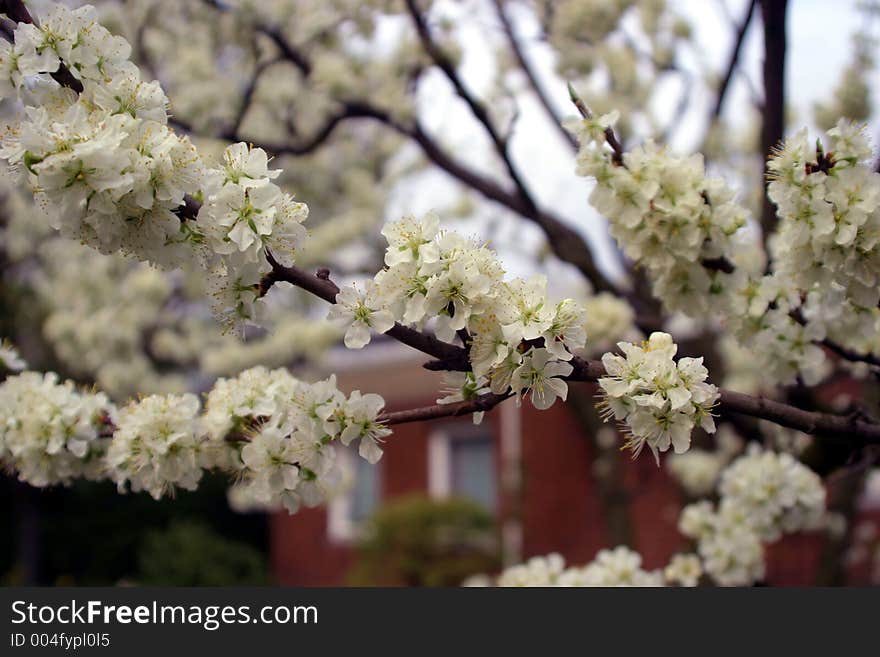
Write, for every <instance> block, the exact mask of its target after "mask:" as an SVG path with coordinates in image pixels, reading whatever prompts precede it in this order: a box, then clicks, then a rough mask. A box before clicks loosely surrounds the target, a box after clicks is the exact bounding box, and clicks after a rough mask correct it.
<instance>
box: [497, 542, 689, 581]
mask: <svg viewBox="0 0 880 657" xmlns="http://www.w3.org/2000/svg"><path fill="white" fill-rule="evenodd" d="M700 574H701V570H700V564H699V561H698V560H695V559H694V555H676V556H674V557H673V558H672V560H671V561H670V563H669V565H668V566H667V567H666V569H665V570H645V569H644V568H642V557H641V555H640V554H639V553H638V552H635V551H633V550H631V549H629V548H628V547H626V546H623V545H620V546H618V547H616V548H614V549H613V550H600V551H599V552H598V553H597V554H596V558H595V559H593V561H591V562H590V563H589V564H587V565H585V566H583V567H576V566H569V567H566V566H565V559H563V558H562V556H561V555H559V554H556V553H553V554H548V555H546V556H538V557H532V558H531V559H529V560H528V561H526V562H525V563H522V564H518V565H516V566H511V567H509V568H507V569H505V570H504V571H503V572H502V573H501V574H500V575H499V576H498V578H497V580H496V584H497V585H498V586H504V587H528V586H571V587H600V586H601V587H608V586H637V587H647V586H665V585H666V584H667V583H670V584H679V585H681V586H695V585H696V583H697V580H698V579H699V577H700Z"/></svg>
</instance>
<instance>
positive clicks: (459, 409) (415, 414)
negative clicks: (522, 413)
mask: <svg viewBox="0 0 880 657" xmlns="http://www.w3.org/2000/svg"><path fill="white" fill-rule="evenodd" d="M509 398H510V395H496V394H494V393H488V394H485V395H480V396H479V397H477V398H476V399H470V400H467V401H460V402H455V403H453V404H435V405H434V406H423V407H421V408H411V409H408V410H405V411H393V412H387V413H382V414H381V415H379V417H378V418H376V421H377V422H382V423H383V424H387V425H392V424H404V423H406V422H424V421H425V420H436V419H438V418H441V417H458V416H460V415H470V414H471V413H479V412H483V411H491V410H492V409H493V408H495V407H496V406H497V405H498V404H500V403H501V402H503V401H504V400H505V399H509Z"/></svg>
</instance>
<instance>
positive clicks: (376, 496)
mask: <svg viewBox="0 0 880 657" xmlns="http://www.w3.org/2000/svg"><path fill="white" fill-rule="evenodd" d="M337 459H338V460H339V467H340V468H342V470H343V472H345V473H346V475H347V476H348V477H350V485H349V488H348V490H346V491H345V492H344V493H342V494H341V495H338V496H336V497H335V498H332V499H331V500H330V503H329V504H328V508H327V533H328V534H329V537H330V540H331V541H334V542H337V543H347V542H350V541H353V540H354V539H356V538H357V537H358V534H359V533H360V531H361V528H362V527H363V524H364V521H365V520H367V519H368V518H369V517H370V516H371V515H373V512H374V511H375V510H376V507H377V506H379V502H380V501H381V498H382V491H381V483H382V479H381V461H380V462H379V463H377V464H376V465H370V464H369V463H368V462H367V461H365V460H364V459H362V458H360V457H359V456H358V455H357V454H355V453H354V452H352V451H351V450H350V449H344V448H340V449H338V450H337Z"/></svg>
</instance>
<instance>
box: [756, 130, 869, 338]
mask: <svg viewBox="0 0 880 657" xmlns="http://www.w3.org/2000/svg"><path fill="white" fill-rule="evenodd" d="M826 146H827V148H826ZM767 166H768V170H769V172H770V173H769V175H770V184H769V185H768V188H767V193H768V196H769V198H770V200H771V201H773V203H775V204H776V207H777V214H778V216H779V228H778V232H777V234H776V235H775V236H774V239H773V242H772V252H773V256H774V264H775V274H776V276H777V278H779V279H780V281H781V283H780V285H785V286H787V287H788V288H789V289H791V290H793V291H794V293H796V296H795V294H792V295H791V296H794V300H793V305H794V306H795V307H797V306H799V305H800V299H801V297H803V299H804V306H803V309H802V312H803V315H804V318H805V319H806V321H807V323H808V326H809V327H810V328H811V329H812V331H813V334H814V335H816V336H818V337H819V338H824V337H825V336H826V335H827V334H831V335H832V336H833V337H834V339H839V340H840V341H841V342H843V343H845V344H860V343H861V344H860V346H867V350H869V351H870V350H872V349H873V348H876V344H873V343H868V344H867V345H865V344H864V343H865V341H868V340H871V339H872V338H874V337H875V336H876V334H877V330H878V326H880V321H878V319H880V315H878V311H877V305H878V302H880V286H878V283H880V255H878V251H877V248H876V247H877V243H878V240H880V174H878V173H877V172H876V171H874V170H873V165H872V152H871V148H870V146H869V145H868V142H867V139H866V137H865V135H864V131H863V129H862V128H861V127H859V126H856V125H853V124H851V123H849V122H846V121H843V120H841V121H840V122H839V123H838V124H837V126H835V127H834V128H832V129H831V130H829V131H828V134H827V137H826V139H825V140H824V144H823V141H822V140H818V141H816V142H811V141H810V139H809V137H808V135H807V131H806V129H804V130H801V131H800V132H798V133H797V134H795V135H793V136H792V137H790V138H789V139H787V140H786V141H785V143H784V144H783V145H782V146H781V147H780V148H779V149H778V150H777V151H776V152H775V154H774V155H773V157H771V158H770V159H769V160H768V165H767Z"/></svg>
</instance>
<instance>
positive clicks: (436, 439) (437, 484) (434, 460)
mask: <svg viewBox="0 0 880 657" xmlns="http://www.w3.org/2000/svg"><path fill="white" fill-rule="evenodd" d="M428 487H429V490H430V493H431V496H432V497H435V498H445V497H464V498H468V499H470V500H473V501H474V502H477V503H478V504H480V505H482V506H483V507H484V508H486V509H487V510H489V511H495V509H496V504H497V482H496V473H495V442H494V440H493V437H492V434H491V432H490V430H489V429H487V428H482V427H474V426H473V425H471V424H467V425H453V426H450V427H446V428H443V429H440V430H438V431H436V432H435V433H433V434H432V435H431V440H430V444H429V450H428Z"/></svg>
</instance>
